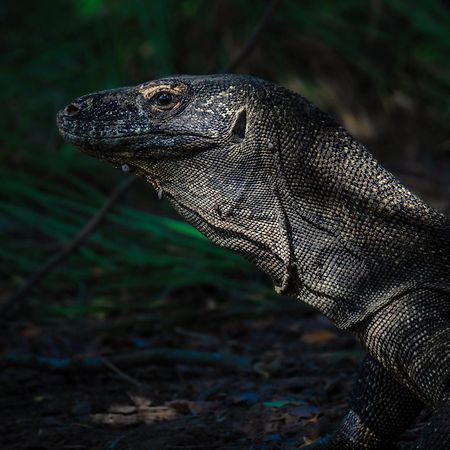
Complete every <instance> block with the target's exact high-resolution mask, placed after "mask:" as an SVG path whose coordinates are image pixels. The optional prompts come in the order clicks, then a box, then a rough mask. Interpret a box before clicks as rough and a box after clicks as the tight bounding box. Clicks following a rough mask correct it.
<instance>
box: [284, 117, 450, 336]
mask: <svg viewBox="0 0 450 450" xmlns="http://www.w3.org/2000/svg"><path fill="white" fill-rule="evenodd" d="M310 114H311V116H312V117H309V118H308V120H304V121H303V120H302V121H301V123H305V124H307V125H304V126H303V125H301V126H300V127H299V126H298V124H297V126H296V127H295V128H294V127H293V126H290V127H289V129H290V130H291V135H289V134H287V133H286V136H289V139H288V140H286V141H285V142H283V139H282V138H281V139H280V149H282V150H281V151H280V152H279V153H278V155H277V157H278V167H279V172H280V174H279V176H278V177H277V179H278V180H280V182H279V183H280V184H279V186H278V188H277V189H278V191H279V192H280V198H281V202H282V204H283V209H284V211H285V215H286V218H287V222H288V226H287V227H285V228H286V229H288V230H289V234H290V236H289V237H288V240H289V241H290V242H291V247H292V256H291V258H290V259H291V262H290V263H289V265H290V271H289V272H287V273H289V274H290V275H289V278H290V280H289V281H290V283H289V282H287V281H286V280H285V282H284V283H283V289H285V290H286V292H289V293H291V294H293V295H296V296H297V297H300V298H301V299H302V300H304V301H307V302H308V303H310V304H312V305H313V306H315V307H317V308H319V309H320V310H321V311H322V312H323V313H325V314H326V315H327V316H328V317H329V318H330V319H332V320H333V321H334V322H335V323H336V324H337V325H338V326H340V327H342V328H348V327H349V326H351V325H353V324H354V323H357V322H359V321H361V320H363V319H364V318H366V317H367V316H368V315H369V314H371V313H373V312H375V311H376V310H377V309H379V308H381V307H382V306H383V305H385V304H386V303H387V302H389V301H390V300H391V299H392V298H394V297H395V296H398V295H401V294H402V292H405V291H408V290H410V289H414V288H415V287H416V286H423V285H426V284H432V283H434V282H435V280H438V281H439V279H441V277H442V273H443V270H445V269H443V268H444V266H445V267H446V268H447V269H446V270H447V271H448V270H449V256H450V251H449V245H448V239H449V234H448V231H449V221H448V220H447V219H446V218H445V217H444V216H443V215H442V214H440V213H438V212H437V211H435V210H433V209H432V208H429V207H428V206H426V205H425V204H424V203H423V202H422V201H421V200H420V199H419V198H418V197H416V196H415V195H414V194H412V193H411V192H410V191H409V190H408V189H406V188H405V187H404V186H402V185H401V184H400V183H399V181H398V180H397V179H396V178H395V177H394V176H393V175H392V174H390V173H389V172H388V171H386V170H385V169H383V168H382V167H381V166H380V165H379V164H378V163H377V161H376V160H375V159H374V158H373V157H372V155H371V154H370V153H369V152H368V151H367V150H366V149H365V148H364V147H363V146H362V145H361V144H359V143H358V142H357V141H356V140H355V139H354V138H353V137H352V136H350V135H349V134H348V133H347V132H346V131H345V130H344V129H343V128H342V127H340V126H339V125H337V124H336V123H335V122H334V121H333V120H332V119H330V118H328V117H327V116H326V115H325V114H323V113H321V112H320V111H316V110H312V112H310ZM293 128H294V129H295V132H294V134H295V140H294V141H293V140H292V129H293ZM281 135H282V136H283V135H284V134H283V133H281Z"/></svg>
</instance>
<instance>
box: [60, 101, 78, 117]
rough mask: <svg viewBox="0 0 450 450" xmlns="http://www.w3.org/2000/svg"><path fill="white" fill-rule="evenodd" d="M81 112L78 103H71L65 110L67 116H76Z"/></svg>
mask: <svg viewBox="0 0 450 450" xmlns="http://www.w3.org/2000/svg"><path fill="white" fill-rule="evenodd" d="M80 111H81V108H80V106H79V105H77V104H76V103H71V104H70V105H67V106H66V107H65V109H64V114H65V115H66V116H71V117H73V116H76V115H77V114H78V113H79V112H80Z"/></svg>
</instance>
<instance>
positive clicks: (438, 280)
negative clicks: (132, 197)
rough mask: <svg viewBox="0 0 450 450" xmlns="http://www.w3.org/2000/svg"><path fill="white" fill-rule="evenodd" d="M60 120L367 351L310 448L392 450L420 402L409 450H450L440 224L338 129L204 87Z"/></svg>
mask: <svg viewBox="0 0 450 450" xmlns="http://www.w3.org/2000/svg"><path fill="white" fill-rule="evenodd" d="M57 122H58V126H59V128H60V130H61V133H62V135H63V137H64V139H65V140H66V141H67V142H69V143H71V144H73V145H75V146H77V147H80V148H81V150H83V151H84V152H86V153H87V154H89V155H92V156H94V157H96V158H100V159H104V160H106V161H108V162H110V163H112V164H113V165H114V166H117V167H124V168H125V169H128V168H129V169H130V170H131V171H132V172H135V173H137V174H138V175H140V176H142V177H143V178H144V179H146V180H147V181H148V182H150V183H151V184H152V185H153V186H154V187H155V188H156V189H157V190H158V192H159V193H164V194H165V195H166V196H167V198H168V199H169V200H170V201H171V202H172V204H173V205H174V207H175V208H176V209H177V211H178V212H179V213H180V214H181V215H182V216H183V217H184V218H185V219H186V220H187V221H188V222H190V223H191V224H192V225H194V226H195V227H196V228H198V229H199V230H200V231H201V232H202V233H204V234H205V235H206V236H207V237H208V238H210V239H211V241H213V242H214V243H216V244H218V245H220V246H223V247H227V248H230V249H232V250H236V251H237V252H239V253H241V254H243V255H244V256H245V257H246V258H248V259H249V260H250V261H252V262H253V263H255V264H256V265H257V266H258V267H259V268H261V269H262V270H263V271H265V272H267V273H268V274H269V275H270V277H271V278H272V280H273V282H274V285H275V289H276V290H277V291H278V292H280V293H284V294H287V295H291V296H295V297H298V298H299V299H301V300H303V301H304V302H306V303H309V304H310V305H312V306H313V307H315V308H317V309H318V310H320V311H321V312H322V313H323V314H325V315H326V316H327V317H328V318H329V319H330V320H331V321H332V322H333V323H334V324H335V325H336V326H337V327H339V328H341V329H344V330H349V331H351V332H352V333H354V335H356V336H357V338H358V339H359V340H360V341H361V342H362V344H363V346H364V347H365V348H366V349H367V353H368V355H367V356H366V357H365V359H364V361H363V363H362V366H361V369H360V372H359V375H358V377H357V380H356V383H355V386H354V392H353V395H352V399H351V402H350V408H349V411H348V413H347V415H346V416H345V418H344V419H343V421H342V423H341V425H340V426H339V428H338V429H337V431H335V432H334V433H333V434H331V435H328V436H325V437H324V438H322V439H319V440H318V441H316V442H314V443H313V444H311V445H310V446H308V447H307V448H308V449H311V450H312V449H339V450H345V449H384V450H387V449H389V448H394V447H393V445H394V444H393V442H394V441H395V440H396V439H397V438H398V437H399V435H400V434H401V433H402V431H403V430H404V429H405V428H406V427H408V425H409V424H410V423H411V422H412V421H413V420H414V419H415V418H416V416H417V415H418V413H419V411H420V410H421V409H422V407H423V406H424V405H429V406H431V407H432V414H431V417H430V420H429V423H428V424H427V425H426V427H425V429H424V431H423V434H422V436H421V437H420V439H419V442H418V443H417V447H416V448H417V449H423V450H444V449H450V220H449V219H447V218H446V217H445V216H443V215H442V214H440V213H439V212H437V211H435V210H433V209H432V208H430V207H428V206H427V205H425V204H424V203H423V202H422V201H421V200H420V199H419V198H417V197H416V196H415V195H414V194H412V193H411V192H410V191H409V190H407V189H406V188H405V187H404V186H402V185H401V184H400V183H399V181H397V179H396V178H394V176H392V175H391V174H390V173H389V172H387V171H386V170H385V169H383V168H382V167H381V166H380V165H379V164H378V163H377V161H376V160H375V159H374V158H373V157H372V156H371V154H370V153H369V152H368V151H367V150H366V149H365V148H364V147H363V146H362V145H361V144H360V143H358V142H357V141H356V140H355V139H354V138H353V137H352V136H351V135H350V134H349V133H348V132H347V131H346V130H345V129H343V128H342V127H341V126H340V125H338V124H337V123H336V121H335V120H334V119H332V118H331V117H329V116H328V115H327V114H325V113H323V112H322V111H320V110H319V109H318V108H317V107H315V106H313V105H312V104H311V103H310V102H308V101H307V100H306V99H304V98H303V97H301V96H300V95H297V94H295V93H293V92H291V91H289V90H287V89H285V88H282V87H278V86H276V85H274V84H271V83H269V82H266V81H263V80H260V79H257V78H253V77H247V76H236V75H213V76H175V77H170V78H164V79H160V80H156V81H151V82H148V83H144V84H141V85H139V86H136V87H126V88H121V89H114V90H108V91H103V92H98V93H93V94H90V95H86V96H84V97H81V98H79V99H77V100H75V101H74V102H73V103H71V104H69V105H68V106H67V107H66V108H65V109H64V110H62V111H60V112H59V113H58V117H57Z"/></svg>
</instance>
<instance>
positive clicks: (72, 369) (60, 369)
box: [0, 348, 253, 373]
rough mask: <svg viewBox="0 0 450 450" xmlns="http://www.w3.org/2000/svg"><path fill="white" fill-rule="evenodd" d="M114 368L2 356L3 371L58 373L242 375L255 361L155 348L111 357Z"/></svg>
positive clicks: (97, 362) (86, 360)
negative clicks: (161, 369) (154, 368)
mask: <svg viewBox="0 0 450 450" xmlns="http://www.w3.org/2000/svg"><path fill="white" fill-rule="evenodd" d="M108 360H109V362H110V365H107V364H105V362H104V359H103V358H102V357H100V356H84V357H74V358H49V357H45V356H36V355H32V354H28V353H16V352H9V353H5V354H3V355H2V356H0V367H27V368H30V369H34V370H39V371H47V372H55V373H81V372H103V371H105V370H107V369H108V368H111V365H114V366H117V367H121V368H129V367H136V366H142V365H146V364H147V363H154V364H169V365H170V364H199V365H205V366H216V367H221V368H224V369H229V370H235V371H238V372H250V371H252V370H253V364H252V362H251V360H250V359H249V358H247V357H245V356H236V355H230V354H222V353H219V352H203V351H194V350H181V349H173V348H152V349H147V350H140V351H134V352H129V353H124V354H120V355H115V356H110V357H108Z"/></svg>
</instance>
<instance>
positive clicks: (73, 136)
mask: <svg viewBox="0 0 450 450" xmlns="http://www.w3.org/2000/svg"><path fill="white" fill-rule="evenodd" d="M269 86H270V87H272V88H271V89H268V87H269ZM272 91H273V85H271V84H269V83H267V82H265V81H263V80H259V79H256V78H253V77H244V76H236V75H215V76H205V77H202V76H176V77H170V78H164V79H160V80H156V81H151V82H148V83H144V84H141V85H138V86H135V87H126V88H120V89H114V90H109V91H103V92H98V93H94V94H90V95H86V96H83V97H80V98H79V99H77V100H75V101H74V102H72V103H71V104H69V105H68V106H66V108H64V109H63V110H61V111H60V112H59V113H58V116H57V123H58V127H59V129H60V132H61V134H62V135H63V137H64V139H65V140H66V141H67V142H68V143H70V144H73V145H75V146H77V147H79V148H80V149H81V150H82V151H84V152H86V153H88V154H89V155H92V156H94V157H97V158H100V159H103V160H106V161H108V162H110V163H112V164H113V165H115V166H116V167H122V168H124V169H125V170H130V171H131V172H135V173H137V174H138V175H140V176H142V177H144V178H145V179H146V180H147V181H149V182H150V183H151V184H152V185H153V186H154V187H155V188H156V189H157V190H158V192H159V193H164V194H165V195H166V196H167V197H168V198H169V200H170V201H171V202H172V203H173V204H174V206H175V208H176V209H177V210H178V211H179V212H180V213H181V214H182V216H184V217H185V218H186V219H187V220H188V221H189V222H191V223H192V224H193V225H194V226H195V227H196V228H198V229H199V230H200V231H201V232H202V233H204V234H205V235H206V236H207V237H209V238H210V239H211V240H212V241H213V242H215V243H217V244H219V245H221V246H224V247H228V248H231V249H233V250H237V251H239V252H240V253H243V254H244V256H246V257H247V258H248V259H250V260H252V261H253V262H255V263H256V264H257V265H259V266H260V267H261V268H262V269H265V270H266V271H269V272H271V275H273V278H274V279H275V280H276V283H278V284H280V283H281V279H282V278H283V276H284V273H285V271H286V265H287V262H286V261H287V259H288V255H287V253H288V249H287V243H286V242H285V241H286V239H284V238H281V237H280V227H281V228H282V227H283V225H282V223H283V218H282V213H281V211H280V209H279V208H278V203H279V202H278V199H277V193H276V189H275V188H274V186H273V185H272V179H273V177H276V176H277V174H276V171H277V169H276V168H275V167H274V166H273V149H274V146H275V145H276V142H275V139H276V136H275V134H274V133H275V128H276V126H275V123H274V120H273V119H272V118H271V115H270V109H271V108H274V107H276V105H274V102H273V101H269V99H267V98H266V97H268V96H269V94H270V95H272ZM269 266H270V270H268V268H269ZM274 272H275V273H274Z"/></svg>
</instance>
